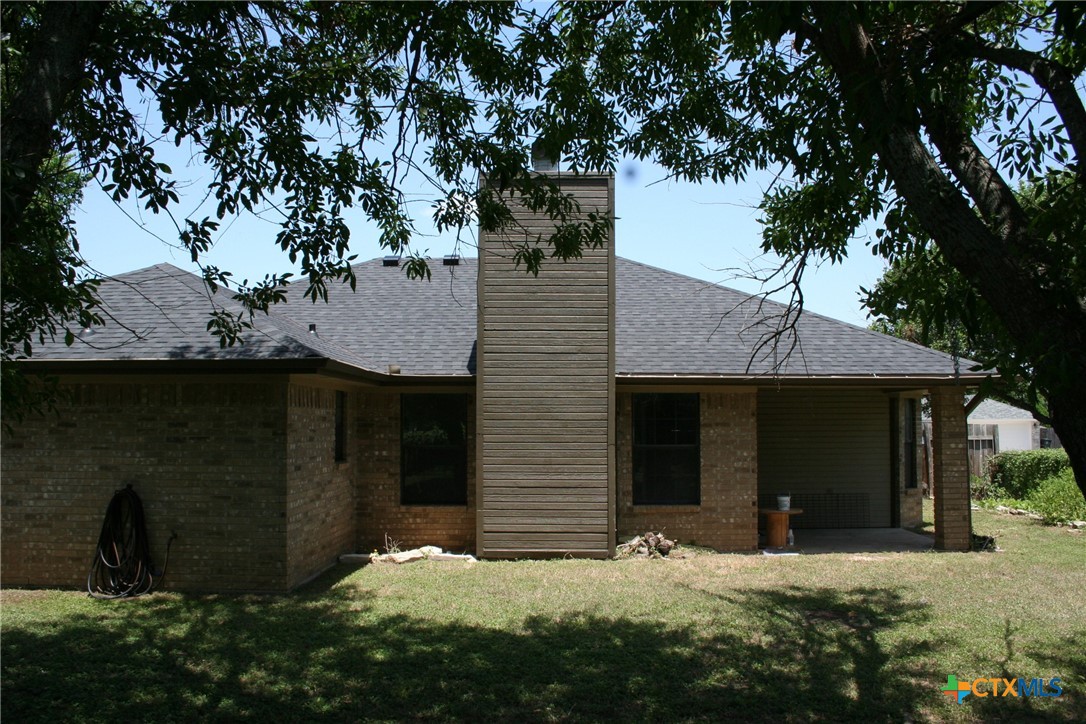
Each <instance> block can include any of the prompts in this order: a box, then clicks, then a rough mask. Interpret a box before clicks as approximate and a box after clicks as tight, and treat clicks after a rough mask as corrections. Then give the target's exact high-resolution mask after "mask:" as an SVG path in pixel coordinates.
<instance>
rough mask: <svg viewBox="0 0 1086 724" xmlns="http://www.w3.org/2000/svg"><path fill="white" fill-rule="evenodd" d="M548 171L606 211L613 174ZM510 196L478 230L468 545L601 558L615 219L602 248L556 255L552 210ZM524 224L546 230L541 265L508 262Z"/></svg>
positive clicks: (611, 510) (611, 432)
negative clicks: (497, 224) (499, 226)
mask: <svg viewBox="0 0 1086 724" xmlns="http://www.w3.org/2000/svg"><path fill="white" fill-rule="evenodd" d="M543 160H545V159H543ZM537 163H538V161H537ZM541 165H545V164H540V165H537V166H536V168H537V170H538V169H540V166H541ZM547 177H548V178H549V179H550V180H552V181H554V182H555V183H557V184H559V185H560V186H561V187H562V190H563V191H564V192H565V193H568V194H572V195H573V196H575V197H576V198H577V200H578V201H579V202H580V204H581V212H582V214H587V213H588V212H591V211H595V212H597V213H604V214H607V215H609V216H610V217H611V218H612V219H613V218H614V192H615V186H614V177H613V176H611V175H609V174H573V173H568V172H560V171H556V170H553V171H548V172H547ZM507 203H508V204H509V205H510V207H511V210H512V212H513V215H514V217H515V219H516V220H517V222H518V223H517V225H515V226H514V227H513V228H511V229H508V230H503V231H502V232H498V233H491V232H483V231H481V230H480V233H479V281H478V284H479V317H478V338H477V339H478V345H477V358H476V362H477V368H476V372H477V376H476V396H477V405H476V414H477V419H476V431H477V432H476V436H477V459H478V463H477V465H476V470H477V475H478V480H477V493H476V501H477V503H476V505H477V514H476V515H477V531H476V550H477V552H478V553H479V555H480V556H483V557H488V558H514V557H529V556H532V557H539V556H554V557H558V556H564V555H574V556H581V557H594V558H606V557H609V556H610V555H611V554H612V552H613V551H614V546H615V455H614V444H615V386H614V383H615V341H614V340H615V336H614V327H615V311H614V310H615V287H614V278H615V250H614V225H613V223H612V227H611V232H610V236H609V239H608V241H607V243H606V244H605V245H604V246H603V247H602V248H599V249H588V248H586V249H584V250H583V257H582V258H579V259H570V260H569V261H565V262H563V261H561V260H559V259H553V258H550V254H551V251H552V250H551V248H550V245H549V242H547V241H546V237H548V236H549V235H550V233H551V232H552V231H553V229H554V228H555V222H554V221H552V220H551V219H550V218H549V217H547V216H546V215H545V214H542V213H539V214H537V213H535V212H532V211H530V210H529V209H528V208H527V207H526V206H525V205H524V204H523V203H521V202H520V201H519V200H518V199H515V198H510V199H509V200H508V201H507ZM525 230H527V234H528V235H529V236H534V235H539V236H540V237H541V238H542V241H540V242H539V243H541V244H542V245H543V247H544V248H543V251H544V254H545V256H546V257H547V258H546V259H545V260H544V262H543V264H542V268H541V269H540V272H539V275H538V276H533V275H532V274H529V273H527V272H526V271H525V269H524V268H523V266H521V267H520V268H516V267H515V266H514V264H513V253H512V249H513V245H514V244H523V243H524V241H525V234H526V232H525ZM571 530H576V531H577V533H576V534H574V535H571V534H570V533H569V531H571Z"/></svg>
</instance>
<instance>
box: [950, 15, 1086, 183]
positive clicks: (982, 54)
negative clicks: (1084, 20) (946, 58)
mask: <svg viewBox="0 0 1086 724" xmlns="http://www.w3.org/2000/svg"><path fill="white" fill-rule="evenodd" d="M958 44H959V45H960V46H961V47H962V48H963V49H965V50H967V51H968V52H969V53H971V54H972V55H973V56H974V57H976V58H979V59H980V60H987V61H988V62H990V63H996V64H997V65H1002V66H1006V67H1007V68H1012V69H1014V70H1017V71H1021V72H1022V73H1025V74H1026V75H1028V76H1030V77H1031V78H1033V80H1034V81H1035V82H1036V83H1037V85H1038V86H1040V87H1041V89H1042V90H1044V91H1045V92H1046V93H1048V97H1049V98H1051V99H1052V105H1053V106H1055V108H1056V112H1057V113H1059V114H1060V118H1061V119H1063V127H1064V128H1066V129H1067V135H1068V137H1069V138H1070V139H1071V146H1072V147H1073V148H1074V149H1075V156H1076V158H1077V159H1078V160H1079V161H1080V162H1082V161H1084V160H1086V107H1084V106H1083V104H1082V98H1080V97H1079V95H1078V92H1077V91H1076V90H1075V76H1074V73H1072V72H1071V71H1070V70H1069V69H1068V68H1066V67H1064V66H1063V65H1061V64H1060V63H1057V62H1056V61H1054V60H1050V59H1049V58H1045V57H1044V56H1042V55H1040V54H1038V53H1034V52H1032V51H1029V50H1024V49H1022V48H1011V47H1008V46H1005V45H999V44H996V45H992V44H990V43H985V42H984V41H983V40H981V39H980V38H977V37H976V36H974V35H969V34H965V35H960V36H958ZM1079 175H1086V169H1081V168H1080V169H1079Z"/></svg>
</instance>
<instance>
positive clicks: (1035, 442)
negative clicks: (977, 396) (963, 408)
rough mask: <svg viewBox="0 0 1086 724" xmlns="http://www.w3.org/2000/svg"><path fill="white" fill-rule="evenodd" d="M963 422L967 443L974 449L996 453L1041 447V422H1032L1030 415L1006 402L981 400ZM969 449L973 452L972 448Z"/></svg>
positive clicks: (1031, 415) (1031, 414)
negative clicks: (964, 423)
mask: <svg viewBox="0 0 1086 724" xmlns="http://www.w3.org/2000/svg"><path fill="white" fill-rule="evenodd" d="M966 421H967V423H968V425H969V440H970V442H971V443H972V442H973V441H976V442H977V445H976V448H984V449H990V450H991V452H992V453H997V452H1002V451H1004V450H1036V449H1038V448H1039V447H1041V423H1039V422H1037V420H1035V419H1034V417H1033V413H1031V412H1027V411H1026V410H1022V409H1020V408H1017V407H1015V406H1013V405H1008V404H1007V403H1005V402H1000V401H999V400H992V399H987V400H984V401H982V402H981V403H980V404H979V405H977V406H976V407H975V408H974V409H973V411H972V412H970V413H969V415H968V417H967V418H966ZM982 441H983V442H982ZM970 449H971V450H972V449H975V448H974V445H972V444H971V445H970Z"/></svg>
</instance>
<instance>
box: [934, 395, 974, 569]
mask: <svg viewBox="0 0 1086 724" xmlns="http://www.w3.org/2000/svg"><path fill="white" fill-rule="evenodd" d="M962 397H963V396H962V390H961V388H960V387H937V388H934V389H933V390H931V397H930V399H931V438H932V440H931V444H932V459H933V475H934V483H935V485H934V488H935V490H934V495H935V547H936V548H938V549H940V550H947V551H967V550H969V549H970V548H971V547H972V532H973V520H972V512H971V508H970V502H969V458H968V453H967V451H966V438H967V434H966V433H967V428H966V420H965V407H964V405H963V399H962Z"/></svg>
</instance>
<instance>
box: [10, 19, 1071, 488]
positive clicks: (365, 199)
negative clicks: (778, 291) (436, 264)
mask: <svg viewBox="0 0 1086 724" xmlns="http://www.w3.org/2000/svg"><path fill="white" fill-rule="evenodd" d="M0 12H2V21H3V26H4V31H3V32H4V49H3V63H4V68H3V87H2V89H0V91H2V99H3V119H2V122H3V128H2V131H3V133H2V135H0V148H2V152H3V153H2V163H3V210H4V213H3V236H2V239H3V246H4V249H3V251H4V258H5V259H6V258H7V252H8V249H9V248H32V247H34V246H35V245H36V244H38V243H39V242H38V241H37V239H36V237H35V232H33V231H32V230H30V227H29V226H28V225H26V224H24V220H25V219H27V218H28V213H29V212H28V209H29V208H30V206H31V203H32V200H33V199H35V198H38V197H39V194H40V193H41V190H42V182H43V178H44V174H43V172H42V171H43V168H44V164H45V163H46V162H47V160H48V159H51V158H64V157H70V158H72V159H74V160H75V168H76V170H77V171H78V172H79V173H82V174H86V175H87V176H88V177H93V178H96V179H98V180H99V181H100V182H102V183H103V184H105V187H106V188H107V189H109V191H110V193H112V194H113V195H114V197H115V198H118V199H123V198H127V197H130V196H136V197H138V198H139V199H140V200H141V201H142V203H143V204H144V205H145V207H146V208H147V209H148V210H150V211H153V212H158V213H163V214H170V213H172V211H173V210H174V209H176V208H177V201H178V189H177V187H176V182H175V180H174V177H173V174H172V171H171V169H169V168H168V167H166V166H165V165H164V164H162V163H160V162H159V161H157V160H156V156H155V145H156V143H160V142H173V143H176V144H182V143H186V144H191V146H192V147H193V148H194V149H195V152H196V153H197V155H198V156H199V157H200V158H201V159H202V161H203V162H205V163H206V164H207V165H208V166H209V167H210V168H211V169H212V172H213V180H212V181H211V183H210V184H209V186H208V189H207V193H208V194H209V195H210V196H211V197H212V198H214V199H215V200H216V202H217V206H218V208H217V213H216V214H215V215H214V217H209V218H177V219H176V220H175V223H176V226H177V233H178V239H179V241H180V243H181V244H183V245H184V246H185V248H187V249H188V250H189V251H190V252H191V254H192V258H193V259H194V260H196V261H199V260H200V258H201V254H202V253H203V252H204V251H206V249H207V248H208V246H209V244H210V243H211V234H212V232H213V231H214V229H215V228H216V225H217V224H219V223H220V222H221V221H222V219H223V218H226V217H228V216H230V215H232V214H235V213H238V212H240V211H244V210H247V209H253V208H267V207H271V208H275V209H277V210H279V211H280V212H281V223H280V231H279V233H278V235H277V237H276V238H275V240H274V243H276V244H277V245H278V246H280V247H281V248H282V250H283V251H284V252H285V253H286V254H287V256H288V257H289V258H290V259H291V260H292V261H294V260H297V261H298V262H299V263H300V267H301V270H302V275H303V276H304V277H305V283H306V289H307V291H306V293H307V295H308V296H310V297H312V298H314V299H320V298H321V297H323V296H324V294H325V289H326V284H327V283H328V282H329V281H331V280H333V279H345V280H346V281H348V282H351V281H352V280H351V278H350V267H349V264H350V259H351V257H350V246H349V242H350V230H349V228H348V227H347V225H346V224H345V222H344V221H343V213H344V211H345V209H347V208H350V207H358V208H361V209H362V210H363V211H364V213H365V214H366V215H367V216H368V217H369V218H370V219H372V220H373V221H374V222H375V223H377V225H378V226H379V228H380V230H381V241H382V243H383V244H384V245H386V246H387V247H388V249H389V250H390V251H391V252H394V253H400V252H404V251H406V252H408V253H410V239H411V233H412V229H413V219H412V215H411V213H410V212H409V209H408V205H407V203H406V200H405V197H404V194H403V187H404V186H403V184H404V180H405V178H407V177H408V176H411V175H414V176H416V177H421V178H423V179H425V180H426V181H427V182H428V183H430V184H431V185H432V187H433V188H434V202H435V207H436V208H437V209H438V212H437V220H438V224H439V226H440V227H442V228H451V229H461V228H468V227H470V226H472V225H474V224H476V223H478V224H479V225H480V226H483V227H484V228H489V229H493V228H496V227H500V226H502V225H507V224H509V223H511V219H510V216H509V214H508V212H507V211H506V210H505V207H504V206H503V205H502V204H501V203H500V196H501V194H503V193H517V194H520V195H522V196H524V197H526V199H527V200H528V202H529V204H530V205H532V206H533V207H535V208H537V209H539V210H545V211H547V212H548V213H549V214H550V215H551V216H553V217H554V218H556V219H557V220H558V221H559V222H560V223H559V226H558V229H557V231H556V232H555V235H554V237H553V239H551V241H553V247H548V248H553V250H554V251H553V254H554V255H555V256H558V257H567V258H568V257H569V256H575V255H576V254H578V253H579V250H580V249H581V248H583V246H584V245H585V244H589V245H591V244H596V243H600V241H601V240H602V239H603V238H604V234H605V233H606V228H605V226H606V224H607V223H608V222H607V221H606V220H605V219H595V218H593V219H589V220H588V221H586V222H585V221H581V222H578V221H573V220H572V218H573V217H570V216H569V213H570V212H571V211H573V210H574V204H573V202H572V201H570V200H569V199H568V198H567V197H566V196H564V195H563V194H562V193H561V190H560V189H559V188H558V187H557V186H555V185H554V184H553V183H551V182H549V181H547V180H546V179H545V178H541V177H538V176H533V175H532V174H531V173H530V171H529V167H530V164H529V158H530V155H531V149H532V147H533V146H536V147H538V148H540V149H542V150H543V151H544V152H546V153H547V154H548V155H550V156H552V157H559V156H561V157H562V158H563V160H564V163H565V167H566V168H568V169H571V170H576V169H611V168H613V167H614V166H615V164H616V162H617V161H618V160H619V159H621V158H623V157H634V158H638V159H652V160H654V161H656V162H657V163H659V164H661V165H662V166H663V167H664V168H665V169H667V170H668V172H669V173H672V174H674V175H675V176H676V177H681V178H684V179H690V180H713V181H720V182H734V181H739V180H742V179H744V178H745V177H746V175H747V174H748V173H749V172H750V171H751V170H752V169H768V170H771V171H773V172H775V173H776V174H777V182H776V183H775V184H774V185H773V186H772V187H770V188H769V189H768V190H767V191H766V193H765V195H764V198H763V200H762V203H761V207H760V208H761V213H762V218H763V223H764V233H763V245H764V248H765V249H766V250H769V251H773V252H776V253H777V254H779V255H780V256H781V257H782V258H783V259H784V260H785V261H784V264H783V265H782V267H781V269H780V270H779V276H778V280H779V286H780V287H781V288H784V289H791V291H792V299H793V302H794V307H795V311H796V312H797V313H798V312H799V311H800V310H801V309H802V287H801V285H800V282H801V280H802V274H803V271H804V269H806V268H807V267H808V266H809V265H810V264H811V263H815V262H819V261H823V260H830V261H834V262H837V261H841V260H842V259H843V258H844V256H845V254H846V251H847V243H848V241H849V240H850V239H851V238H853V237H854V236H856V235H857V234H859V233H860V231H861V227H862V225H863V224H864V223H867V222H871V221H873V220H874V221H877V222H878V223H879V224H880V225H881V228H880V229H879V231H878V232H877V234H876V236H875V238H874V239H872V240H871V242H870V247H871V250H872V252H873V253H876V254H878V255H880V256H882V257H883V258H885V259H886V260H887V261H888V262H889V263H890V264H892V265H893V264H900V262H899V261H898V260H899V259H905V260H915V259H921V258H922V257H923V255H924V254H931V253H933V252H934V250H937V251H938V255H939V258H940V259H941V260H943V261H942V263H943V264H944V265H945V266H944V267H943V269H945V270H950V269H953V270H954V271H956V273H957V274H958V277H959V279H958V280H956V281H955V284H957V283H958V281H960V283H961V286H962V289H963V290H967V291H968V293H969V294H970V295H972V297H971V298H972V299H975V300H977V301H976V304H978V305H980V304H983V305H985V307H986V309H987V310H988V311H989V312H990V319H992V320H997V321H998V328H999V333H1000V334H1001V335H1005V339H1006V340H1007V342H1008V344H1009V345H1010V346H1011V348H1013V350H1014V352H1015V355H1016V356H1017V358H1018V359H1020V360H1021V361H1022V362H1023V363H1024V364H1028V365H1029V366H1030V368H1031V371H1032V373H1033V378H1034V379H1035V380H1036V381H1037V385H1038V387H1039V388H1040V389H1043V390H1044V391H1045V392H1046V394H1047V396H1048V400H1049V408H1050V409H1049V412H1050V416H1051V419H1052V421H1053V423H1054V426H1055V427H1056V429H1057V431H1058V432H1059V434H1060V437H1061V439H1063V440H1064V441H1065V443H1066V444H1067V447H1068V451H1069V453H1070V454H1071V458H1072V461H1073V464H1074V467H1075V472H1076V477H1077V478H1078V480H1079V483H1080V485H1083V486H1086V375H1084V374H1082V373H1083V360H1084V359H1086V292H1084V289H1086V284H1084V281H1083V280H1084V276H1086V273H1084V271H1083V264H1084V263H1083V254H1082V242H1081V238H1082V237H1081V235H1076V234H1073V233H1064V231H1061V230H1067V229H1070V228H1072V227H1071V226H1069V224H1070V223H1071V220H1074V219H1082V218H1086V217H1084V216H1083V214H1082V206H1083V204H1084V203H1086V201H1084V197H1086V194H1083V183H1084V171H1083V167H1082V161H1081V159H1082V154H1083V152H1084V150H1086V110H1084V107H1083V103H1082V97H1081V94H1080V92H1079V88H1078V84H1080V83H1081V79H1082V73H1083V69H1084V67H1086V43H1084V42H1083V41H1084V40H1086V22H1084V11H1083V10H1082V8H1081V7H1080V6H1078V5H1076V4H1072V3H1042V2H949V3H939V4H926V3H917V4H912V3H893V4H868V3H801V2H797V3H772V4H769V3H766V4H758V3H738V2H737V3H721V4H709V3H682V4H667V3H621V2H617V3H568V4H566V3H556V4H553V5H548V6H542V5H538V4H527V3H525V4H520V3H517V4H514V3H459V2H439V3H432V4H404V5H398V4H385V3H378V4H353V3H344V4H323V3H312V4H311V3H304V2H288V3H250V4H243V3H150V2H135V3H74V4H65V3H40V4H39V3H5V4H4V5H3V6H2V10H0ZM134 93H135V94H139V95H140V97H141V98H142V99H144V100H146V101H147V102H148V103H149V104H150V105H151V106H152V107H153V109H154V114H153V116H151V117H150V122H149V120H148V117H144V116H143V115H141V114H140V113H139V112H138V110H139V109H138V108H137V105H138V104H137V103H136V102H135V99H134V98H133V97H132V96H133V94H134ZM480 171H481V172H482V173H484V174H485V175H486V178H487V183H485V184H480V183H479V182H478V181H479V172H480ZM1019 183H1026V184H1028V185H1030V186H1031V187H1033V188H1036V189H1040V190H1041V191H1042V192H1041V193H1039V194H1038V195H1037V196H1036V197H1035V198H1034V199H1033V201H1031V202H1030V203H1025V202H1023V200H1022V199H1021V198H1019V197H1018V196H1016V195H1015V192H1014V189H1015V187H1016V184H1019ZM1075 228H1077V227H1075ZM918 240H921V241H918ZM537 241H538V240H537V239H534V238H531V237H530V236H529V235H526V236H525V241H524V243H523V245H521V246H520V247H519V248H517V250H516V254H517V258H518V260H519V261H520V262H522V263H523V265H524V267H525V268H526V270H528V271H530V272H538V270H539V268H540V264H541V263H542V262H543V260H544V256H545V252H544V251H543V247H541V246H539V245H538V244H537V243H536V242H537ZM73 248H74V246H73ZM547 253H550V252H547ZM61 264H62V265H63V264H68V267H67V268H69V269H70V268H73V267H72V265H71V264H69V262H65V261H61ZM407 268H408V271H409V273H412V274H416V275H425V274H427V273H428V272H427V269H426V265H425V260H424V259H422V258H421V257H418V256H417V255H416V256H413V257H412V258H410V259H409V262H408V264H407ZM204 276H205V279H206V281H207V283H208V284H209V285H210V286H212V287H213V288H214V287H216V286H227V287H229V288H230V289H232V290H233V291H234V292H235V293H237V294H238V298H239V299H241V300H242V301H244V302H245V303H246V304H247V305H248V307H249V309H251V310H256V311H259V310H261V309H266V308H267V305H268V304H271V303H274V302H275V301H277V300H278V299H279V298H281V296H282V284H283V282H284V281H285V275H270V276H269V277H267V278H266V279H264V280H263V281H259V282H255V283H252V284H250V283H248V282H242V283H240V284H239V283H235V282H234V280H233V279H232V277H230V276H229V272H228V271H227V270H220V269H216V268H214V267H210V266H207V267H204ZM915 276H916V275H912V276H910V277H909V279H913V278H914V277H915ZM62 279H66V277H64V275H62ZM286 281H289V279H286ZM62 283H69V282H67V281H64V282H62ZM899 289H900V290H901V292H902V294H905V295H910V294H913V293H914V291H915V284H913V283H912V282H910V283H909V284H905V285H903V286H900V287H899ZM8 301H9V300H5V304H7V303H8ZM909 302H910V298H909V297H907V296H906V297H903V298H902V299H901V300H900V303H901V304H903V305H905V306H908V304H909ZM56 319H57V320H58V323H59V325H60V326H61V327H62V326H63V325H64V323H65V320H66V319H67V318H66V317H64V316H63V313H62V311H59V310H58V312H57V316H56ZM792 319H794V317H793V316H789V317H788V318H786V319H785V320H784V326H783V327H782V329H781V332H782V333H786V332H787V331H788V327H789V324H790V321H791V320H792ZM245 324H246V320H245V319H244V317H230V316H229V315H226V314H225V313H222V312H221V310H220V313H219V314H217V315H216V316H214V317H213V318H212V320H211V322H210V325H209V328H210V329H211V330H212V331H213V332H216V333H218V334H220V336H221V337H222V339H223V340H224V343H229V342H231V341H233V340H235V339H236V338H237V335H238V334H239V332H240V330H241V329H242V328H243V327H244V326H245ZM5 334H7V331H6V328H5ZM19 342H20V344H19V345H18V346H20V347H21V344H22V340H19ZM14 348H15V347H12V349H14ZM4 349H5V356H6V357H7V356H8V352H7V350H8V349H9V341H8V340H7V339H5V342H4ZM23 351H24V352H27V351H28V350H25V349H24V350H23ZM29 351H32V350H29Z"/></svg>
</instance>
